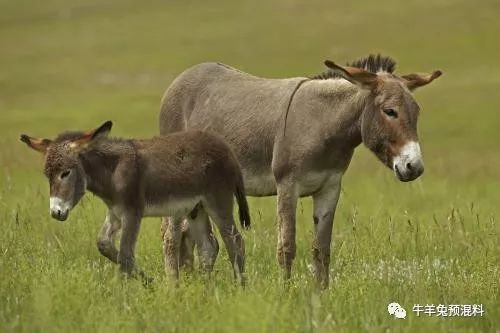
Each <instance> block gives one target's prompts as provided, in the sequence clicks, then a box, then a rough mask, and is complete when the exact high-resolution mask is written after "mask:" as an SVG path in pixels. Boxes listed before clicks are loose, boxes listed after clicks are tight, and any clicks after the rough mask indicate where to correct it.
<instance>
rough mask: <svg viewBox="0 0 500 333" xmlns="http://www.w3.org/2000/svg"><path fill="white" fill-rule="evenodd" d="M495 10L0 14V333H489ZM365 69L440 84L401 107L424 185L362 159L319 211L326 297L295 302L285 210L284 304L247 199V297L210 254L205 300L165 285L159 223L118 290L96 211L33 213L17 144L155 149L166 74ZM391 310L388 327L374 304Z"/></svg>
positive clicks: (318, 4) (14, 7) (268, 232)
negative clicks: (137, 271) (226, 68)
mask: <svg viewBox="0 0 500 333" xmlns="http://www.w3.org/2000/svg"><path fill="white" fill-rule="evenodd" d="M499 15H500V3H499V2H498V1H488V0H485V1H481V2H472V1H465V0H463V1H461V0H457V1H451V0H434V1H417V0H409V1H405V2H401V1H393V0H381V1H364V2H361V3H354V2H352V1H347V0H345V1H344V0H342V1H335V2H333V1H317V0H312V1H298V0H292V1H290V0H278V1H259V0H258V1H255V0H252V1H251V0H243V1H229V0H225V1H213V2H212V1H205V2H195V1H191V0H186V1H159V0H158V1H143V2H138V1H136V2H134V1H127V0H125V1H118V0H101V1H97V0H90V1H74V0H71V1H69V0H57V1H55V0H48V1H43V2H42V1H33V0H19V1H13V0H0V45H1V50H0V64H1V65H0V133H1V135H0V166H1V175H0V228H1V232H0V331H1V332H10V331H16V332H17V331H19V332H21V331H22V332H73V331H85V332H93V331H96V332H113V331H120V332H129V331H146V330H147V331H159V332H164V331H167V332H291V331H298V332H362V331H366V332H381V331H384V332H400V331H405V332H425V331H427V332H437V331H450V332H500V299H499V293H500V291H499V281H500V248H499V245H500V227H499V222H498V220H499V218H500V208H499V204H500V111H499V109H500V93H499V90H500V62H499V61H498V60H499V57H500V44H499V43H498V34H499V32H500V20H498V16H499ZM370 52H382V53H384V54H387V55H391V56H393V57H395V58H396V59H397V60H398V62H399V65H398V68H399V69H398V72H399V73H404V72H412V71H430V70H433V69H441V70H443V72H444V76H443V77H442V78H440V79H439V80H437V81H436V82H435V83H433V84H431V85H429V86H428V87H426V88H422V90H421V91H418V92H417V93H416V97H417V100H418V101H419V103H420V105H421V107H422V110H423V111H422V115H421V118H420V122H419V128H420V136H421V143H422V149H423V153H424V158H425V162H426V173H425V175H424V176H423V177H422V178H420V179H419V180H417V181H415V182H413V183H400V182H398V181H397V180H396V178H395V177H394V175H393V174H392V173H391V172H390V171H389V170H387V169H386V168H385V167H383V166H382V165H381V164H380V163H379V162H378V161H377V160H376V159H375V157H373V156H372V154H371V153H369V152H368V151H367V150H366V149H365V148H363V147H360V148H359V149H358V151H357V153H356V155H355V157H354V160H353V162H352V165H351V167H350V169H349V170H348V172H347V174H346V176H345V178H344V183H343V191H342V197H341V200H340V204H339V207H338V210H337V215H336V221H335V228H334V229H335V230H334V246H333V250H332V252H333V256H332V258H333V260H332V267H331V268H332V274H331V277H332V281H331V287H330V288H329V289H328V290H326V291H323V292H319V291H317V290H316V289H315V288H314V287H313V285H312V279H311V274H310V273H309V270H308V264H309V261H310V247H311V240H312V218H311V201H310V199H303V200H301V201H300V204H299V208H298V233H297V235H298V236H297V243H298V250H297V252H298V254H297V259H296V261H295V266H294V274H293V279H292V282H291V284H290V286H289V287H288V288H285V287H283V286H282V284H281V283H280V272H279V269H278V266H277V262H276V259H275V243H276V242H275V240H276V223H275V222H276V216H275V198H263V199H250V205H251V215H252V218H253V220H254V223H253V225H254V227H253V229H252V230H251V231H248V232H245V233H244V237H245V241H246V244H247V246H246V248H247V277H248V286H247V288H246V289H244V290H242V289H240V288H238V287H236V286H235V283H234V282H233V281H232V278H231V273H230V268H229V265H228V263H227V260H226V259H227V257H226V254H225V252H223V251H221V255H220V256H219V260H218V261H217V264H216V274H214V276H213V278H212V279H211V280H210V281H208V282H207V281H204V279H203V277H202V276H200V275H198V274H194V275H190V276H183V277H182V282H181V284H180V286H179V287H178V288H174V287H173V286H171V285H168V284H167V282H166V279H165V277H164V272H163V265H162V249H161V239H160V232H159V229H160V227H159V225H160V223H159V219H147V220H145V221H144V223H143V226H142V230H141V235H140V239H139V242H138V247H137V262H138V264H139V265H140V266H141V267H143V268H144V269H145V270H146V271H147V272H148V273H150V275H152V276H153V277H154V278H155V282H156V283H155V284H154V286H153V287H152V288H149V289H147V288H144V287H143V286H142V285H141V283H140V282H138V281H135V280H124V279H122V278H121V277H120V275H119V274H118V272H117V269H116V267H115V266H113V265H112V264H110V263H109V262H108V261H107V260H106V259H104V258H102V257H101V256H100V255H99V253H98V251H97V248H96V245H95V238H96V235H97V232H98V230H99V228H100V225H101V223H102V221H103V220H104V213H105V208H104V205H103V204H102V203H101V202H99V201H98V199H96V198H93V197H92V196H91V195H87V196H86V197H85V198H84V199H83V201H82V203H81V204H80V205H79V206H78V207H77V208H76V209H75V210H74V211H73V213H72V215H71V216H70V218H69V220H68V221H66V222H64V223H58V222H55V221H54V220H52V219H51V218H50V216H49V214H48V204H49V200H48V184H47V181H46V179H45V178H44V176H43V175H42V164H43V160H42V158H41V156H38V155H37V154H36V153H35V152H32V151H30V150H28V149H26V148H25V146H24V145H23V144H22V143H21V142H19V140H18V137H19V134H20V133H28V134H30V135H34V136H46V137H51V136H53V135H55V134H56V133H58V132H59V131H61V130H64V129H69V128H71V129H90V128H92V127H94V126H97V125H99V124H100V123H101V122H102V121H104V120H108V119H111V120H113V121H114V123H115V127H114V129H113V132H114V135H116V136H136V137H148V136H151V135H154V134H156V133H157V132H158V125H157V116H158V110H159V100H160V97H161V95H162V93H163V91H164V89H165V88H166V87H167V86H168V85H169V84H170V82H171V81H172V79H173V78H174V77H175V76H176V75H178V74H179V73H180V72H181V71H182V70H183V69H185V68H187V67H188V66H190V65H193V64H196V63H199V62H203V61H221V62H225V63H227V64H230V65H233V66H235V67H238V68H241V69H243V70H245V71H248V72H251V73H254V74H257V75H261V76H267V77H289V76H299V75H301V76H302V75H310V74H316V73H318V72H320V71H322V70H323V67H322V62H323V60H324V59H325V58H331V59H332V60H335V61H337V62H339V63H343V62H345V61H348V60H352V59H353V58H357V57H359V56H363V55H366V54H368V53H370ZM390 302H399V303H400V304H401V305H402V306H403V307H405V308H406V310H407V312H408V316H407V318H406V319H405V320H397V319H395V318H392V317H390V316H389V315H388V313H387V304H388V303H390ZM417 303H418V304H424V305H425V304H435V305H438V304H483V306H484V309H485V311H486V312H485V314H484V316H483V317H473V318H463V317H453V318H439V317H435V316H433V317H428V316H421V317H417V316H416V315H415V313H413V312H412V311H411V309H412V307H413V305H414V304H417Z"/></svg>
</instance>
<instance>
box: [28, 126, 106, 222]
mask: <svg viewBox="0 0 500 333" xmlns="http://www.w3.org/2000/svg"><path fill="white" fill-rule="evenodd" d="M111 126H112V123H111V122H110V121H107V122H105V123H104V124H103V125H101V126H100V127H99V128H97V129H95V130H92V131H88V132H64V133H62V134H60V135H59V136H57V138H56V139H54V140H49V139H35V138H32V137H29V136H27V135H25V134H22V135H21V141H23V142H24V143H26V144H27V145H28V146H29V147H30V148H32V149H34V150H36V151H39V152H41V153H43V154H44V155H45V169H44V174H45V176H47V178H48V179H49V186H50V214H51V215H52V217H53V218H55V219H57V220H59V221H64V220H66V219H67V218H68V214H69V211H70V210H71V209H72V208H73V207H74V206H75V205H76V204H77V203H78V201H79V200H80V199H81V198H82V197H83V195H84V194H85V190H86V186H87V179H86V174H85V171H84V169H83V166H82V162H81V160H80V158H79V154H80V153H81V152H83V151H85V150H87V149H90V148H91V146H92V145H93V144H95V143H96V142H97V141H98V140H99V139H100V138H103V137H105V136H107V135H108V133H109V131H110V130H111Z"/></svg>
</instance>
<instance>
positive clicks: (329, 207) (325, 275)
mask: <svg viewBox="0 0 500 333" xmlns="http://www.w3.org/2000/svg"><path fill="white" fill-rule="evenodd" d="M340 183H341V182H340V177H334V178H332V179H331V181H329V182H328V183H327V184H326V185H325V187H323V189H321V190H320V191H319V192H316V193H315V194H314V195H313V210H314V213H313V214H314V215H313V221H314V241H313V246H312V256H313V271H314V275H315V278H316V281H317V282H318V284H319V285H320V286H321V287H322V288H326V287H328V283H329V268H330V245H331V241H332V230H333V218H334V215H335V209H336V207H337V202H338V199H339V194H340Z"/></svg>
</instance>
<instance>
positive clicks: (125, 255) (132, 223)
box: [118, 211, 142, 275]
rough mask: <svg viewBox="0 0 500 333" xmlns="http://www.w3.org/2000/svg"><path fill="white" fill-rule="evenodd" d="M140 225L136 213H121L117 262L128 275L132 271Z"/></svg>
mask: <svg viewBox="0 0 500 333" xmlns="http://www.w3.org/2000/svg"><path fill="white" fill-rule="evenodd" d="M140 225H141V216H140V215H139V214H138V213H136V212H133V211H131V212H126V213H125V214H124V215H123V217H122V237H121V240H120V252H119V253H118V264H119V265H120V270H121V271H122V272H125V273H127V274H129V275H132V273H134V262H135V244H136V242H137V236H138V234H139V229H140ZM141 275H142V274H141Z"/></svg>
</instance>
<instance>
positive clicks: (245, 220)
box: [234, 172, 250, 229]
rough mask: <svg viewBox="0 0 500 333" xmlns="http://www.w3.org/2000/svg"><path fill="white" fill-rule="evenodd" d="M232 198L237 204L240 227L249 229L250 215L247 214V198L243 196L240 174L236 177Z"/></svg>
mask: <svg viewBox="0 0 500 333" xmlns="http://www.w3.org/2000/svg"><path fill="white" fill-rule="evenodd" d="M234 196H235V197H236V201H237V202H238V207H239V215H240V223H241V226H242V227H243V228H245V229H249V228H250V213H249V212H248V202H247V197H246V196H245V185H243V176H242V175H241V172H240V173H239V175H238V180H237V182H236V189H235V191H234Z"/></svg>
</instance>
